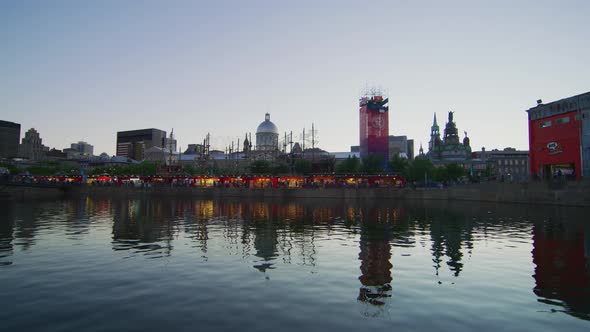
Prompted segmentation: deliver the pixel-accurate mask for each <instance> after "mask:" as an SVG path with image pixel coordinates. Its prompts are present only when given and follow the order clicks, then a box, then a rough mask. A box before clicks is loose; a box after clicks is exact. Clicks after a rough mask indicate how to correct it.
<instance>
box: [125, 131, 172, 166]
mask: <svg viewBox="0 0 590 332" xmlns="http://www.w3.org/2000/svg"><path fill="white" fill-rule="evenodd" d="M165 139H166V132H165V131H163V130H160V129H155V128H150V129H139V130H129V131H119V132H117V154H116V156H118V157H127V158H131V159H134V160H143V159H144V151H145V150H146V149H149V148H151V147H153V146H156V147H160V148H163V147H164V143H165Z"/></svg>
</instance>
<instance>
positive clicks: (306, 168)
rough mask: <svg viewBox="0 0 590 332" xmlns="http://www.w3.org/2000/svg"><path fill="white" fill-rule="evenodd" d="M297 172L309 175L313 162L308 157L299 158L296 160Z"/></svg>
mask: <svg viewBox="0 0 590 332" xmlns="http://www.w3.org/2000/svg"><path fill="white" fill-rule="evenodd" d="M295 173H297V174H300V175H308V174H309V173H311V162H310V161H309V160H306V159H297V160H296V161H295Z"/></svg>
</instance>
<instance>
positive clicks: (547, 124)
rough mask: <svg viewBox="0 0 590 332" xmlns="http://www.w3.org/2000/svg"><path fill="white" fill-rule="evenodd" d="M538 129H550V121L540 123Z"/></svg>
mask: <svg viewBox="0 0 590 332" xmlns="http://www.w3.org/2000/svg"><path fill="white" fill-rule="evenodd" d="M539 127H541V128H547V127H551V121H545V122H541V123H540V124H539Z"/></svg>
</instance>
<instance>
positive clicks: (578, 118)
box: [527, 92, 590, 180]
mask: <svg viewBox="0 0 590 332" xmlns="http://www.w3.org/2000/svg"><path fill="white" fill-rule="evenodd" d="M527 112H528V117H529V151H530V152H529V153H530V163H529V165H530V171H531V176H532V177H533V178H545V179H547V178H551V177H556V176H564V177H569V178H575V179H577V180H579V179H581V178H582V176H588V167H589V166H590V165H589V163H588V158H589V156H590V148H589V147H590V144H589V143H590V130H589V129H590V128H589V127H590V122H589V121H590V115H589V114H590V92H588V93H585V94H581V95H577V96H573V97H569V98H565V99H561V100H558V101H554V102H551V103H548V104H543V103H542V102H541V101H540V100H539V101H538V105H537V106H536V107H533V108H531V109H529V110H527Z"/></svg>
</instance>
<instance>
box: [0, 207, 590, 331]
mask: <svg viewBox="0 0 590 332" xmlns="http://www.w3.org/2000/svg"><path fill="white" fill-rule="evenodd" d="M587 215H588V210H583V209H572V208H555V207H553V208H544V207H538V206H534V207H532V206H521V205H485V204H473V203H469V204H466V203H462V204H458V203H453V204H451V203H446V202H431V203H424V204H422V203H420V204H419V203H411V202H404V203H402V202H398V203H395V202H394V203H392V202H365V203H362V202H354V201H352V202H348V201H340V200H334V201H330V200H309V201H295V202H289V201H287V202H277V201H248V200H244V201H238V200H236V201H227V200H225V201H211V200H173V199H123V200H121V199H113V200H110V199H90V198H81V199H74V200H63V201H49V202H37V203H34V202H17V203H15V202H6V201H5V202H0V216H1V217H0V218H1V219H0V220H1V221H0V321H1V322H2V323H1V325H0V330H5V331H80V330H83V331H145V330H158V329H162V330H180V331H184V330H186V331H194V330H207V331H237V330H252V331H295V330H297V331H300V330H306V331H325V330H327V329H338V330H339V331H359V330H361V329H367V328H368V329H373V330H375V329H376V330H401V331H403V330H413V331H420V330H422V331H425V330H440V331H445V330H446V331H450V330H453V331H473V330H478V331H497V330H503V331H526V330H537V331H542V330H547V331H553V330H557V329H562V330H567V331H575V330H578V331H587V330H589V329H590V272H589V271H590V268H589V265H590V258H589V257H590V222H589V221H588V220H586V219H587Z"/></svg>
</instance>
